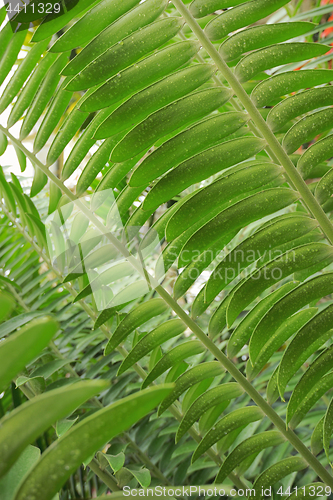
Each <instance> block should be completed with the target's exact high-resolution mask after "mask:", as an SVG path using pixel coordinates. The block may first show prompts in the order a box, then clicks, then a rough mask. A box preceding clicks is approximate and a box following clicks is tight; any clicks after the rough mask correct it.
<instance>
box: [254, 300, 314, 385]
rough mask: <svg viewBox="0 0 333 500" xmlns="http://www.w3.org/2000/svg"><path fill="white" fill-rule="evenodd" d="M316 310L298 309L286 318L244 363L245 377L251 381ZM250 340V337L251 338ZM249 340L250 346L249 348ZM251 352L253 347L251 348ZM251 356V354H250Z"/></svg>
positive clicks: (311, 308)
mask: <svg viewBox="0 0 333 500" xmlns="http://www.w3.org/2000/svg"><path fill="white" fill-rule="evenodd" d="M316 312H317V308H316V307H310V308H309V309H305V310H304V311H299V312H298V313H296V314H294V316H292V317H291V318H288V319H287V321H286V322H285V323H284V325H283V326H282V327H280V328H279V329H278V330H277V331H276V332H275V333H274V335H273V336H272V337H270V338H269V339H268V340H267V341H266V344H264V345H263V347H262V349H261V350H260V352H259V353H258V354H257V356H256V357H255V358H254V360H251V358H250V360H249V361H248V362H247V365H246V376H247V379H248V380H250V381H252V380H253V379H254V378H255V377H256V376H257V375H258V373H259V372H260V371H261V370H262V369H263V368H264V366H265V365H266V363H267V362H268V361H269V359H270V358H271V356H272V355H273V354H274V352H275V351H277V350H278V349H279V348H280V347H281V346H282V345H283V343H284V342H285V341H286V340H288V339H289V337H291V336H292V335H293V334H294V333H295V332H297V331H298V330H299V329H300V328H301V327H302V326H303V325H304V324H305V323H307V322H308V321H309V320H310V319H311V318H312V317H313V316H314V315H315V314H316ZM251 341H252V339H251ZM251 341H250V346H249V347H250V348H251ZM252 352H253V349H252ZM252 358H253V356H252Z"/></svg>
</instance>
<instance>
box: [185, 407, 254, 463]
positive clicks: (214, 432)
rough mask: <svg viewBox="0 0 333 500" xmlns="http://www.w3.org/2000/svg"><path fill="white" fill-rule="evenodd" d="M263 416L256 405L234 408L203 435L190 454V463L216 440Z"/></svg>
mask: <svg viewBox="0 0 333 500" xmlns="http://www.w3.org/2000/svg"><path fill="white" fill-rule="evenodd" d="M262 418H263V413H262V411H261V410H260V409H259V408H258V407H257V406H248V407H246V408H239V409H238V410H234V411H232V412H231V413H228V415H225V416H224V417H223V418H221V420H219V421H218V422H217V423H216V424H215V425H214V427H213V429H211V430H210V431H209V432H207V434H206V435H205V436H204V437H203V439H202V441H200V444H199V445H198V447H197V448H196V450H195V452H194V453H193V455H192V463H193V462H195V461H196V460H197V459H198V458H199V457H200V455H202V454H203V453H205V451H207V450H208V448H210V447H211V446H213V445H214V444H215V443H217V441H219V440H220V439H222V438H224V437H225V436H227V435H228V434H229V433H230V432H232V431H233V430H235V429H238V428H239V427H244V426H246V425H248V424H250V423H251V422H256V421H257V420H261V419H262Z"/></svg>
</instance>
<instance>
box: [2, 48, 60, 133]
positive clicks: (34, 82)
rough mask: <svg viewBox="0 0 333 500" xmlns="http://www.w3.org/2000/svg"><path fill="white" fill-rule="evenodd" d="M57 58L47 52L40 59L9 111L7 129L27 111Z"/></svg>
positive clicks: (55, 55)
mask: <svg viewBox="0 0 333 500" xmlns="http://www.w3.org/2000/svg"><path fill="white" fill-rule="evenodd" d="M57 57H58V56H57V54H51V53H49V52H48V53H47V54H46V55H45V57H43V58H42V59H41V61H40V62H39V64H38V66H37V67H36V69H35V71H34V72H33V74H32V76H31V77H30V78H29V80H28V81H27V83H26V85H25V86H24V87H23V89H22V91H21V92H20V94H19V96H18V98H17V100H16V101H15V104H14V105H13V107H12V109H11V112H10V115H9V117H8V121H7V127H8V128H10V127H12V126H13V125H14V124H15V123H16V122H17V121H18V120H19V119H20V118H21V117H22V115H23V113H24V111H25V110H26V109H27V107H28V106H29V105H30V103H31V102H32V100H33V98H34V97H35V94H36V92H37V89H38V87H39V85H40V83H41V81H42V80H43V78H44V77H45V74H47V72H48V71H49V69H50V67H51V66H52V64H53V63H54V62H55V61H56V59H57Z"/></svg>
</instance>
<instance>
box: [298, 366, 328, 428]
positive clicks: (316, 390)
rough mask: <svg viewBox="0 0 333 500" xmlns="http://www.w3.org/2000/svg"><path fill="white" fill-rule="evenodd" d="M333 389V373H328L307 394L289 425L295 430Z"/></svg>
mask: <svg viewBox="0 0 333 500" xmlns="http://www.w3.org/2000/svg"><path fill="white" fill-rule="evenodd" d="M332 387H333V373H328V374H327V375H325V376H324V377H322V378H321V380H320V381H319V382H317V383H316V384H315V385H314V386H313V387H312V388H311V389H310V390H309V391H308V392H307V393H306V396H305V398H304V399H303V400H302V401H301V403H300V404H299V406H298V407H297V408H296V409H295V411H294V412H293V415H292V417H291V418H290V421H289V422H288V425H289V427H290V428H291V429H295V428H296V427H297V426H298V424H299V423H300V422H302V420H303V419H304V417H305V416H306V414H307V413H308V411H309V410H311V408H312V407H313V406H314V405H315V404H316V403H317V402H318V400H319V399H320V398H321V397H322V396H323V395H324V394H325V393H326V392H327V391H329V390H330V389H331V388H332Z"/></svg>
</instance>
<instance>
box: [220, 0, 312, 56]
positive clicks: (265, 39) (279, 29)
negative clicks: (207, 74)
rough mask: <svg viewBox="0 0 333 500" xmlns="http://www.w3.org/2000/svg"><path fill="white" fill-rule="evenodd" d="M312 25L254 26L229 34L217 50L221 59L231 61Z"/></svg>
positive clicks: (304, 31) (298, 32)
mask: <svg viewBox="0 0 333 500" xmlns="http://www.w3.org/2000/svg"><path fill="white" fill-rule="evenodd" d="M240 3H242V2H240ZM313 26H314V24H313V23H305V22H299V23H295V22H294V23H278V24H266V25H262V26H254V27H252V28H248V29H246V30H242V31H239V32H238V33H235V34H234V35H231V36H229V37H228V38H227V39H226V40H225V41H224V42H223V43H222V44H221V46H220V49H219V52H220V54H221V55H222V57H223V59H225V60H226V61H232V60H234V59H237V58H238V57H239V56H241V55H242V54H244V53H246V52H250V51H251V50H256V49H261V48H262V47H266V46H267V45H273V44H275V43H279V42H285V41H286V40H289V39H290V38H294V37H296V36H300V35H303V34H304V33H306V32H307V31H309V30H310V29H311V28H312V27H313Z"/></svg>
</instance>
